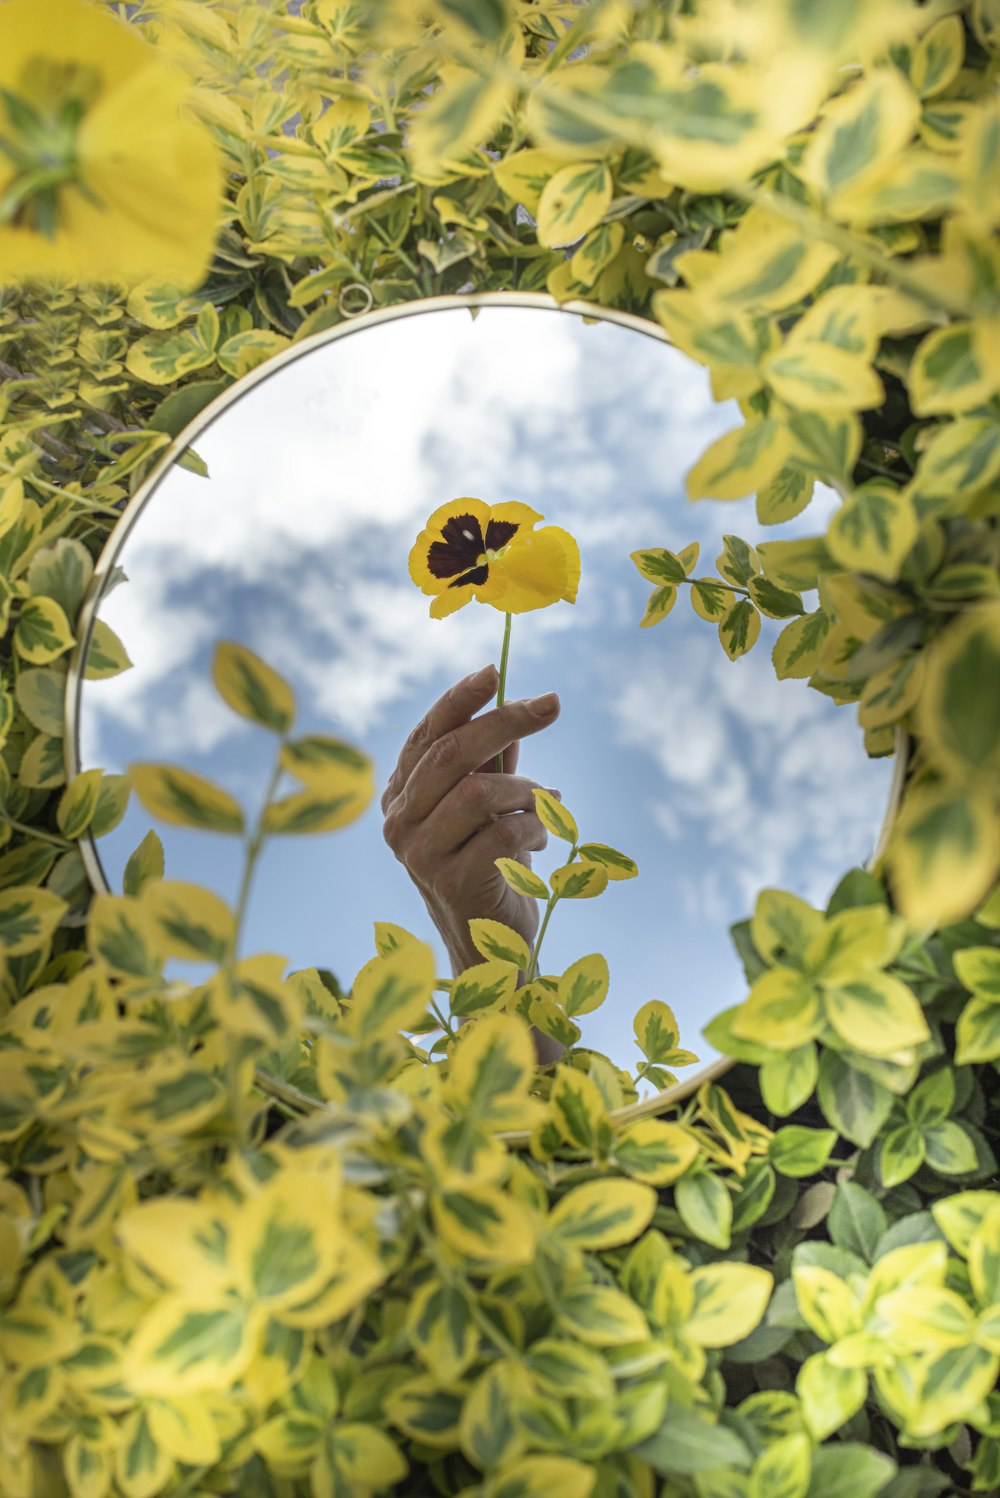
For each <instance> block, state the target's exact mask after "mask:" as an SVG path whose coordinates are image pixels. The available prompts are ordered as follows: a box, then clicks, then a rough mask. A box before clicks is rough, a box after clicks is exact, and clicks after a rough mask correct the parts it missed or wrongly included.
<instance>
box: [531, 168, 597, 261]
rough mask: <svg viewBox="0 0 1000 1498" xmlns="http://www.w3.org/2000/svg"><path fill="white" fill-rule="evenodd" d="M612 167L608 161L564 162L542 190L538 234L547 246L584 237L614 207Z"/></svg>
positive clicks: (555, 246) (548, 247) (566, 242)
mask: <svg viewBox="0 0 1000 1498" xmlns="http://www.w3.org/2000/svg"><path fill="white" fill-rule="evenodd" d="M611 196H612V181H611V171H609V168H608V165H606V163H605V162H572V163H570V165H569V166H561V168H560V169H558V171H557V172H555V174H554V177H551V178H549V180H548V183H546V184H545V187H543V190H542V196H540V199H539V208H537V238H539V244H542V246H545V249H549V250H551V249H557V247H558V246H563V244H573V243H575V241H576V240H582V237H584V235H585V234H588V232H590V229H593V228H594V225H597V223H600V220H602V219H603V216H605V213H606V211H608V208H609V207H611Z"/></svg>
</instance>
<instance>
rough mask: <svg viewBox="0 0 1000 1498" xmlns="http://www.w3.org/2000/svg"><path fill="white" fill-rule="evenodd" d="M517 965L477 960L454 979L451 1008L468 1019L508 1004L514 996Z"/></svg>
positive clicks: (449, 1002) (449, 999)
mask: <svg viewBox="0 0 1000 1498" xmlns="http://www.w3.org/2000/svg"><path fill="white" fill-rule="evenodd" d="M516 988H517V968H516V967H515V966H514V964H513V963H512V962H477V963H476V964H475V965H474V966H473V967H467V968H466V969H465V971H464V972H462V973H459V975H458V977H457V978H455V979H454V980H453V982H452V986H451V992H450V993H449V995H448V1007H449V1009H450V1010H451V1012H452V1014H457V1015H461V1016H462V1017H463V1018H468V1017H469V1016H470V1015H473V1014H485V1013H487V1012H489V1011H491V1010H496V1009H500V1008H502V1007H504V1006H505V1005H506V1004H508V1003H509V1001H510V1000H511V999H512V998H513V997H514V991H515V989H516Z"/></svg>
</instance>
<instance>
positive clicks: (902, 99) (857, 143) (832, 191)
mask: <svg viewBox="0 0 1000 1498" xmlns="http://www.w3.org/2000/svg"><path fill="white" fill-rule="evenodd" d="M919 119H920V103H919V100H918V99H917V97H916V95H915V93H914V92H913V89H912V88H911V87H910V85H909V84H908V83H907V82H906V80H905V79H904V78H903V77H902V75H901V74H900V73H898V72H897V71H896V70H895V69H893V68H880V69H877V70H876V71H874V72H872V73H870V74H866V76H865V77H863V78H861V79H859V80H858V81H857V82H855V84H854V86H853V87H851V88H849V89H847V90H846V91H845V92H844V93H843V94H841V95H839V96H838V97H837V98H835V99H833V100H832V101H831V102H830V103H829V104H828V105H827V106H826V109H825V110H824V112H823V117H822V119H821V121H820V123H819V125H818V126H817V127H816V130H815V131H814V132H813V134H812V136H811V138H810V141H809V144H808V146H807V149H806V151H805V153H804V155H803V159H802V162H801V164H800V166H799V168H798V171H799V174H800V175H801V176H802V177H803V179H804V180H805V181H806V182H808V183H809V184H810V186H812V187H814V188H815V189H816V191H817V192H819V193H820V194H821V195H822V196H823V197H825V198H831V199H832V200H833V203H832V208H831V211H832V212H833V213H834V215H835V216H836V213H837V197H838V194H841V193H843V192H844V191H845V190H846V189H848V188H857V187H858V186H860V185H863V184H864V183H865V182H867V181H870V180H871V179H872V178H873V177H876V176H878V175H879V173H880V171H881V168H882V165H883V163H884V162H885V160H886V159H887V158H891V156H892V155H893V154H894V153H895V152H896V151H898V150H900V149H901V147H903V146H904V145H905V144H906V143H907V141H908V140H910V139H912V137H913V135H914V133H915V131H916V128H917V124H918V122H919Z"/></svg>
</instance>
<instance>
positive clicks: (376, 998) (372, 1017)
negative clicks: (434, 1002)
mask: <svg viewBox="0 0 1000 1498" xmlns="http://www.w3.org/2000/svg"><path fill="white" fill-rule="evenodd" d="M433 991H434V953H433V952H432V951H431V949H430V947H429V946H428V945H427V944H426V942H418V941H414V942H413V943H412V944H407V945H405V946H402V947H400V948H399V949H398V950H397V951H395V952H391V953H389V955H388V956H385V957H373V958H372V959H371V961H370V962H366V963H365V965H364V967H363V968H362V969H361V971H360V972H359V973H358V976H357V977H356V978H355V980H354V986H353V988H352V989H351V1011H350V1026H351V1031H352V1033H353V1034H354V1035H356V1036H357V1037H358V1038H359V1039H370V1038H372V1037H374V1036H376V1035H395V1034H397V1033H398V1032H399V1031H401V1030H406V1029H407V1028H408V1027H409V1026H410V1024H412V1023H414V1022H415V1021H417V1020H419V1019H420V1018H421V1017H422V1016H423V1014H424V1011H425V1010H426V1009H427V1007H428V1005H429V1003H430V999H431V994H432V993H433Z"/></svg>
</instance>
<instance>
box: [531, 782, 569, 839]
mask: <svg viewBox="0 0 1000 1498" xmlns="http://www.w3.org/2000/svg"><path fill="white" fill-rule="evenodd" d="M531 794H532V796H533V797H534V799H535V814H536V816H537V817H538V820H539V821H540V822H541V824H542V826H543V827H544V828H545V830H546V831H547V832H551V833H553V834H554V835H555V836H556V837H559V838H562V840H563V842H566V843H572V844H573V845H574V846H575V845H576V841H577V838H578V837H579V836H580V833H579V829H578V828H577V825H576V822H575V821H574V819H573V817H572V816H571V814H570V813H569V812H568V811H567V810H566V808H565V806H563V804H562V802H561V801H559V800H558V799H557V798H556V797H555V796H553V795H551V794H550V793H549V792H548V791H545V790H542V789H541V788H540V787H538V786H536V787H534V788H533V789H532V792H531Z"/></svg>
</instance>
